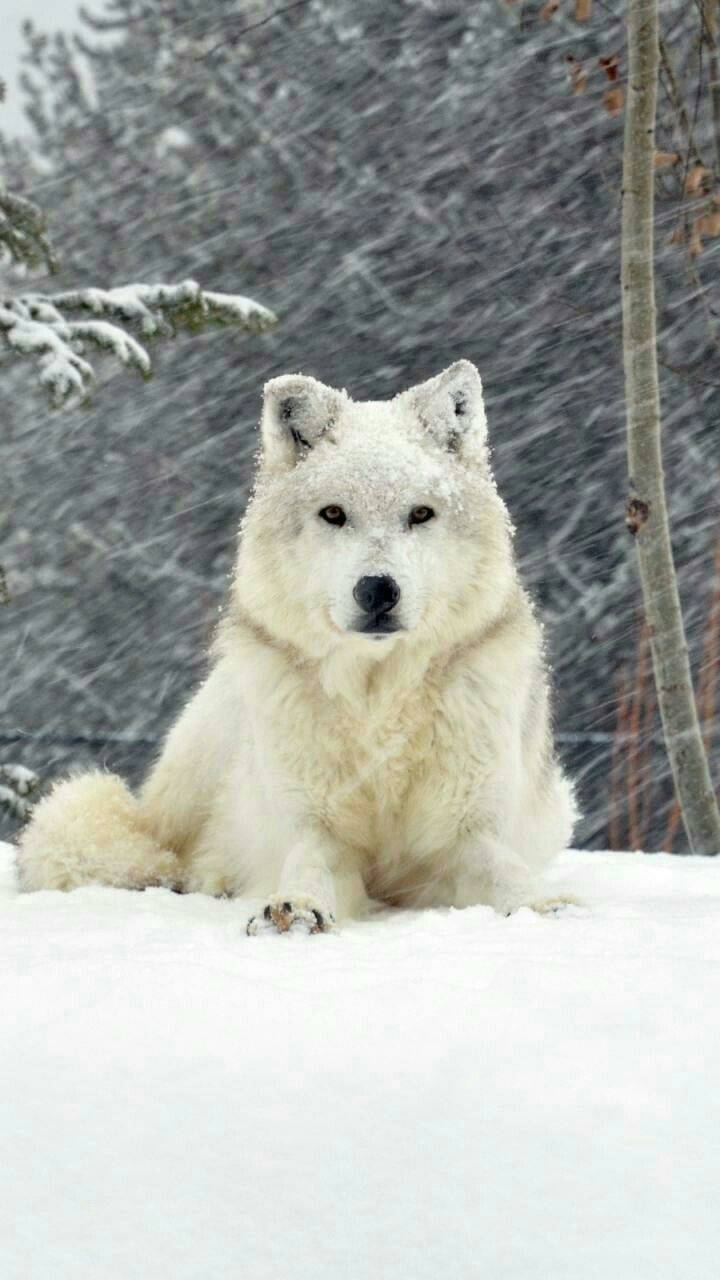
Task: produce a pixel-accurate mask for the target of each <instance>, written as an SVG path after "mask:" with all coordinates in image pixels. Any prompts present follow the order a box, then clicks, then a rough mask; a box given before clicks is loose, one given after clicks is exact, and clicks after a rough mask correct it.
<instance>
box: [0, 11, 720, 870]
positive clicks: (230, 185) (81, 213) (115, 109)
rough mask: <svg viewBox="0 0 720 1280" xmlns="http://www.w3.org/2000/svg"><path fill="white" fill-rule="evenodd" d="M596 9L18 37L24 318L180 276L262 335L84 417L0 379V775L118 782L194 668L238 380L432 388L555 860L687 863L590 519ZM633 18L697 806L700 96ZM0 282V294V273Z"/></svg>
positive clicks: (603, 75) (607, 411) (705, 347)
mask: <svg viewBox="0 0 720 1280" xmlns="http://www.w3.org/2000/svg"><path fill="white" fill-rule="evenodd" d="M624 7H625V6H624V4H623V3H622V2H621V0H609V2H608V3H603V4H599V3H597V2H596V3H595V4H594V5H592V4H591V3H589V2H588V0H575V3H565V4H564V5H563V4H560V5H559V4H556V3H554V2H553V0H551V3H549V4H544V5H543V4H539V3H538V4H534V3H533V4H530V3H526V4H524V3H520V2H518V3H514V4H506V3H502V0H473V2H472V3H467V2H463V3H460V2H459V0H455V2H452V0H447V2H445V0H365V2H364V3H362V4H358V3H357V0H307V2H305V0H297V2H296V3H290V4H287V5H284V6H282V5H281V6H278V5H277V4H276V5H271V4H267V3H265V2H264V0H257V2H255V0H253V2H248V0H204V3H203V4H202V5H198V4H197V3H196V0H112V2H111V3H109V4H107V5H106V6H105V7H104V8H97V7H96V8H95V9H94V10H93V13H92V15H91V14H87V13H86V14H84V15H83V24H82V32H81V34H80V35H79V36H72V37H63V36H60V37H56V38H53V39H49V38H46V37H45V36H44V35H43V33H42V32H41V31H39V30H29V31H28V33H27V40H26V45H27V51H26V55H25V71H24V76H23V93H24V99H25V104H26V116H27V128H26V132H25V134H24V135H23V137H22V139H20V140H18V139H16V138H8V137H5V138H4V140H2V143H1V151H0V166H1V168H0V171H1V172H2V174H3V177H4V179H5V181H6V182H7V185H8V187H10V188H11V189H13V190H15V191H18V192H20V193H24V194H27V195H30V196H31V197H32V198H33V199H34V200H36V201H37V202H38V203H39V204H40V205H41V206H42V208H43V209H44V210H45V211H46V213H47V215H48V220H49V225H50V230H51V233H52V234H53V237H54V240H55V243H56V246H57V249H58V251H59V254H60V259H61V267H60V272H59V274H58V275H57V276H56V277H54V279H53V281H52V286H51V284H50V282H49V281H48V282H44V281H43V280H42V278H40V277H39V278H38V279H37V280H35V279H34V280H33V287H41V288H49V287H52V288H55V289H58V288H60V289H62V288H69V287H71V286H72V287H75V286H83V285H91V284H92V285H100V286H111V285H119V284H125V283H129V282H132V281H135V280H142V281H146V282H150V283H152V282H154V281H160V280H168V281H170V280H181V279H183V278H185V277H192V278H193V279H196V280H198V281H199V282H200V283H201V284H202V285H203V286H204V287H206V288H208V289H215V290H224V291H227V292H236V293H248V294H250V295H251V297H253V298H255V299H257V300H258V301H259V302H261V303H263V304H265V305H266V306H269V307H271V308H272V309H273V310H274V311H275V312H277V313H278V315H279V317H280V323H279V325H278V327H277V328H276V329H275V330H274V331H273V332H272V333H270V334H266V335H263V336H257V337H252V336H248V335H237V336H234V335H232V334H229V335H225V336H223V337H217V336H216V337H208V338H205V337H196V338H193V339H187V338H185V339H178V340H177V342H176V343H175V345H174V346H172V347H168V346H165V347H163V348H162V349H158V350H157V352H156V353H155V375H154V378H153V380H152V381H151V382H150V383H148V384H143V383H142V382H141V381H140V380H139V379H138V380H135V381H134V380H133V379H132V377H131V375H129V374H126V373H124V372H122V373H119V374H115V373H113V372H112V371H111V370H110V369H108V371H107V376H106V379H105V380H104V382H103V384H102V385H101V386H99V387H98V389H97V391H96V393H95V395H94V399H93V404H92V406H91V407H89V408H84V409H77V410H73V411H70V412H68V413H65V414H53V413H51V412H50V411H49V410H48V408H47V405H46V403H45V402H44V401H43V400H42V399H40V398H39V397H37V396H36V395H35V393H34V391H33V390H32V387H31V378H30V377H29V375H28V371H27V370H26V369H25V368H23V367H21V365H20V364H19V363H18V362H15V363H14V364H13V365H12V367H11V366H10V364H9V362H7V361H6V364H5V365H4V366H3V368H2V370H1V372H2V388H3V413H2V440H1V444H0V545H1V547H2V561H3V563H4V565H5V569H6V573H7V582H8V589H9V594H10V597H11V599H10V603H9V604H8V605H7V606H6V607H5V608H4V609H3V611H2V615H1V617H2V624H3V626H2V632H1V634H0V646H1V648H0V669H1V670H2V673H3V679H2V688H1V689H0V752H1V753H2V755H3V756H4V757H5V758H8V759H12V760H14V761H17V762H19V763H23V764H26V765H30V766H32V767H33V768H34V769H36V770H37V771H38V772H40V773H42V774H43V775H44V776H45V777H52V776H55V775H57V774H58V773H61V772H62V771H64V770H66V769H67V768H68V767H70V766H71V765H79V764H88V763H96V764H98V763H101V764H106V765H108V766H109V767H112V768H114V769H119V770H121V771H123V772H124V773H125V774H126V775H127V776H129V777H130V778H132V779H133V780H137V779H138V778H139V776H140V775H141V774H142V772H143V770H144V768H145V767H146V765H147V763H148V761H149V759H150V757H151V756H152V754H153V752H154V751H155V750H156V749H157V746H158V743H159V740H160V738H161V736H162V734H163V732H164V731H165V729H166V728H167V726H168V724H169V723H170V721H171V720H172V719H173V717H174V716H175V714H176V712H177V709H178V707H179V705H180V704H181V702H182V700H183V699H184V698H185V697H186V696H187V694H188V692H189V691H190V689H191V688H192V687H193V685H194V684H195V683H196V682H197V681H198V679H199V678H200V676H201V674H202V672H203V670H204V664H205V658H206V652H207V646H208V642H209V639H210V637H211V634H212V630H213V626H214V622H215V619H216V617H217V612H218V608H219V607H220V605H221V602H222V599H223V595H224V591H225V588H226V584H227V575H228V573H229V571H230V568H231V564H232V559H233V553H234V541H235V531H236V527H237V522H238V518H239V515H240V513H241V511H242V508H243V505H244V502H245V499H246V496H247V492H248V487H249V483H250V480H251V474H252V467H253V455H254V451H255V448H256V434H255V427H256V422H257V418H258V408H259V396H260V390H261V387H262V384H263V382H264V381H265V380H266V379H267V378H269V377H271V376H273V375H275V374H278V373H282V372H288V371H295V370H301V371H302V372H304V373H309V374H314V375H315V376H317V377H319V378H321V379H322V380H323V381H325V382H329V383H332V384H335V385H338V386H346V387H347V388H348V390H349V391H350V392H351V394H352V395H353V396H355V397H363V396H365V397H373V398H384V397H388V396H391V395H393V394H394V393H395V392H396V391H398V390H400V389H402V388H404V387H406V386H407V385H409V384H411V383H414V382H418V381H420V380H422V379H424V378H426V377H429V376H430V375H432V374H434V373H436V372H438V371H439V370H440V369H442V368H443V367H444V366H445V365H447V364H449V363H451V362H452V361H453V360H456V359H458V358H459V357H461V356H465V357H467V358H469V359H471V360H473V361H474V362H475V363H476V364H477V365H478V366H479V368H480V370H481V372H482V375H483V380H484V383H485V388H486V397H487V406H488V416H489V420H490V428H491V436H492V441H493V446H494V454H493V457H494V465H495V469H496V473H497V477H498V482H499V486H500V489H501V492H502V494H503V496H504V497H505V499H506V501H507V503H508V506H509V508H510V511H511V514H512V516H513V519H514V520H515V522H516V524H517V527H518V535H517V537H518V550H519V555H520V560H521V567H522V573H523V577H524V580H525V582H526V584H527V585H528V586H529V587H530V588H531V590H532V592H533V595H534V597H535V599H536V601H537V603H538V606H539V607H540V609H541V611H542V614H543V617H544V619H545V623H546V628H547V642H548V648H549V652H550V656H551V660H552V664H553V667H554V671H555V686H556V725H557V731H558V743H559V749H560V752H561V754H562V756H563V758H564V759H565V760H566V762H567V764H568V766H569V768H570V771H571V772H572V774H573V775H574V776H575V778H576V779H577V781H578V784H579V790H580V796H581V802H582V805H583V809H584V812H585V817H584V819H583V823H582V826H581V828H580V830H579V833H578V842H579V843H580V844H584V845H586V846H588V847H608V846H609V847H616V848H628V847H629V848H634V847H639V846H644V847H645V848H648V849H651V848H674V849H676V850H678V851H683V850H684V849H685V847H686V846H685V844H684V834H683V831H682V826H681V824H680V823H678V821H677V815H676V814H675V813H674V808H673V794H672V784H671V780H670V778H669V771H668V765H667V762H666V757H665V752H664V748H663V744H662V735H661V730H660V723H659V718H658V716H657V712H656V709H655V700H654V695H653V692H652V672H651V663H650V656H649V651H648V646H647V640H646V637H645V635H644V633H643V628H642V621H641V610H640V592H639V585H638V579H637V568H636V563H635V552H634V547H633V545H632V539H631V537H630V536H629V534H628V532H627V530H626V528H625V523H624V514H625V503H626V494H627V480H626V464H625V419H624V403H623V381H622V352H621V342H620V292H619V221H620V219H619V205H620V173H621V162H622V154H621V153H622V127H623V121H622V94H623V84H624V75H625V68H624V45H625V37H624ZM661 8H662V14H661V17H662V24H663V28H664V41H665V43H666V49H667V52H668V56H669V57H671V58H672V62H671V63H668V64H667V66H670V68H671V74H669V73H668V70H667V66H666V67H665V74H664V77H662V78H661V95H660V109H659V121H658V124H659V128H658V138H657V143H658V146H659V147H663V148H664V149H665V153H666V159H665V160H664V161H662V162H661V163H660V164H659V167H658V177H657V184H658V185H657V197H656V198H657V269H658V328H659V335H660V340H659V348H660V350H659V355H660V361H661V369H660V372H661V376H662V402H663V417H664V430H665V450H666V468H667V475H668V485H669V498H670V508H671V517H672V522H673V536H674V546H675V552H676V558H677V565H678V572H679V577H680V589H681V594H682V600H683V606H684V612H685V620H686V626H687V630H688V635H689V638H690V642H691V650H692V660H693V670H694V672H695V674H696V688H697V689H698V696H699V704H700V714H701V717H702V719H703V722H704V726H705V732H706V735H707V740H708V743H709V745H710V746H711V748H712V752H713V754H712V761H713V764H714V767H715V772H716V776H717V772H718V751H719V740H718V735H717V733H716V730H715V725H716V714H715V681H716V676H717V671H718V664H719V661H720V556H719V555H718V546H719V545H720V543H719V534H720V526H719V523H718V514H719V512H718V493H719V489H718V483H717V477H718V433H717V417H718V387H719V386H720V361H719V359H718V332H717V320H716V311H717V306H718V295H717V285H716V277H717V266H718V255H717V250H716V248H715V240H714V238H713V237H714V234H715V231H714V230H713V225H712V217H714V216H715V215H714V214H713V215H712V217H711V216H709V215H708V214H707V213H705V214H703V213H702V211H703V209H707V208H710V209H711V210H712V208H713V207H714V204H715V205H716V203H717V202H714V196H715V193H716V190H717V189H718V188H717V183H718V180H720V132H718V130H720V114H719V113H718V112H720V99H718V96H717V94H713V93H712V92H710V89H711V82H712V79H713V70H712V68H713V65H715V69H717V58H716V56H715V60H714V64H713V57H714V55H713V42H712V41H711V40H710V39H709V34H712V32H711V31H710V27H709V25H708V31H707V32H706V31H705V26H704V22H705V18H704V7H703V4H702V2H701V0H698V2H697V3H687V2H686V0H666V3H664V4H663V5H662V7H661ZM708 12H709V10H708ZM713 30H714V28H713ZM713 38H714V37H713ZM673 81H674V87H673ZM718 93H720V90H719V91H718ZM714 109H715V116H714V115H713V110H714ZM683 113H684V118H683ZM1 122H2V117H1V112H0V123H1ZM688 130H689V131H690V136H689V141H688ZM681 156H682V157H684V158H683V159H682V161H681V160H680V157H681ZM689 165H691V168H690V169H689ZM700 170H702V172H700ZM713 202H714V203H713ZM688 210H690V211H691V212H690V214H688ZM693 210H694V211H695V212H694V213H693V212H692V211H693ZM698 211H699V213H698ZM700 216H704V217H705V219H706V221H705V224H704V225H705V233H704V235H703V237H702V238H700V237H699V236H698V233H697V230H696V228H697V225H698V218H699V217H700ZM689 217H690V221H688V218H689ZM693 218H694V221H693ZM716 222H717V219H716ZM694 228H695V230H694V231H693V229H694ZM0 284H1V286H2V288H5V289H8V290H10V289H15V290H16V289H17V280H16V279H14V277H13V274H12V272H11V271H10V270H9V269H5V270H4V271H3V274H2V277H1V278H0ZM0 360H2V355H1V354H0ZM8 829H9V828H8Z"/></svg>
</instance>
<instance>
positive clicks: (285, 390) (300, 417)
mask: <svg viewBox="0 0 720 1280" xmlns="http://www.w3.org/2000/svg"><path fill="white" fill-rule="evenodd" d="M346 401H347V393H346V392H345V391H336V390H335V389H334V388H333V387H326V386H325V384H324V383H322V382H318V381H317V379H316V378H307V377H305V375H304V374H302V373H288V374H283V376H282V377H280V378H271V380H270V382H266V383H265V390H264V393H263V411H262V421H261V424H260V430H261V433H262V446H263V459H264V461H265V462H267V463H270V465H272V466H285V467H292V466H294V465H295V463H296V462H297V460H298V459H299V458H301V457H303V456H304V455H305V454H307V453H308V452H309V451H310V449H312V448H313V447H314V446H315V445H316V444H317V442H318V441H319V440H320V439H322V437H323V436H325V435H327V434H328V433H329V432H330V431H331V430H332V428H333V426H334V424H335V421H336V419H337V417H338V414H339V412H340V410H341V408H342V406H343V404H344V403H345V402H346Z"/></svg>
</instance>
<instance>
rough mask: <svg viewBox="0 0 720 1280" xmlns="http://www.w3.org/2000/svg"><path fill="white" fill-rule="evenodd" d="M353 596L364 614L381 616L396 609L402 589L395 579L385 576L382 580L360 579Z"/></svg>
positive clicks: (373, 578)
mask: <svg viewBox="0 0 720 1280" xmlns="http://www.w3.org/2000/svg"><path fill="white" fill-rule="evenodd" d="M353 595H354V597H355V599H356V601H357V603H358V604H359V605H360V608H361V609H362V611H363V613H369V614H372V615H374V616H379V615H380V614H383V613H389V612H390V610H391V609H394V608H395V605H396V604H397V602H398V600H399V599H400V588H399V586H398V584H397V582H396V581H395V579H394V578H390V577H389V576H388V575H387V574H384V575H383V576H382V577H380V578H376V577H368V578H360V579H359V581H358V582H356V583H355V587H354V588H353Z"/></svg>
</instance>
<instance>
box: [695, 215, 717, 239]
mask: <svg viewBox="0 0 720 1280" xmlns="http://www.w3.org/2000/svg"><path fill="white" fill-rule="evenodd" d="M694 225H695V227H696V228H697V232H698V235H700V236H720V210H718V212H717V213H705V214H703V216H702V217H701V218H696V219H695V223H694Z"/></svg>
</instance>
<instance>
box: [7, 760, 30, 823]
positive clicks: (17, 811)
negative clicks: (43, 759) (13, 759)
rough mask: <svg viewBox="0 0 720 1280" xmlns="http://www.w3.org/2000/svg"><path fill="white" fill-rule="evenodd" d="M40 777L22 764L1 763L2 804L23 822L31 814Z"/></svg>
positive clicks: (12, 815)
mask: <svg viewBox="0 0 720 1280" xmlns="http://www.w3.org/2000/svg"><path fill="white" fill-rule="evenodd" d="M39 786H40V779H39V778H38V776H37V774H36V773H33V772H32V770H31V769H26V768H25V767H24V766H23V765H21V764H0V806H1V807H2V808H3V809H5V810H6V812H7V813H9V814H10V816H11V817H12V818H17V819H19V820H20V821H21V822H24V821H26V819H27V818H29V816H30V811H31V809H32V806H33V802H34V800H35V798H36V793H37V790H38V787H39Z"/></svg>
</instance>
